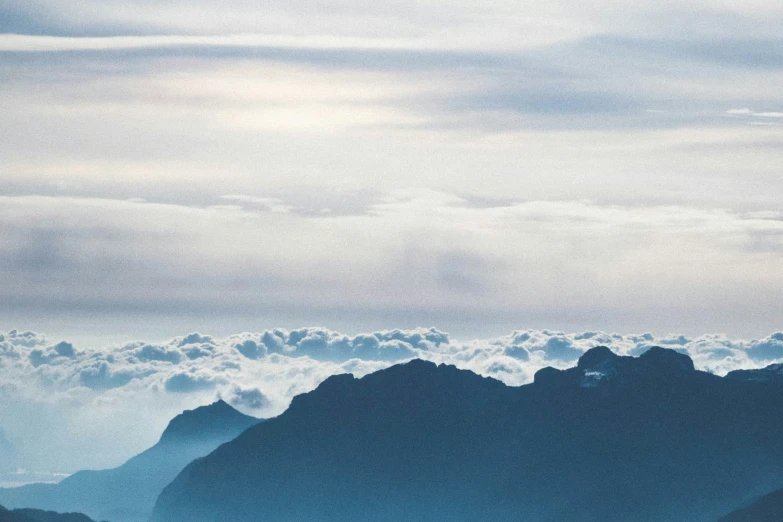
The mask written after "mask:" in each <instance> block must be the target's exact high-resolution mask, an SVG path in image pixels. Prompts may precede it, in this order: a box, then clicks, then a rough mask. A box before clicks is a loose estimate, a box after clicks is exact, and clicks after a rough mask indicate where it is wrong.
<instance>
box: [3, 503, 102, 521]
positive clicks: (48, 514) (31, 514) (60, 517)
mask: <svg viewBox="0 0 783 522" xmlns="http://www.w3.org/2000/svg"><path fill="white" fill-rule="evenodd" d="M0 522H93V520H92V519H91V518H89V517H88V516H86V515H82V514H81V513H55V512H54V511H41V510H40V509H14V510H13V511H9V510H7V509H6V508H4V507H3V506H0Z"/></svg>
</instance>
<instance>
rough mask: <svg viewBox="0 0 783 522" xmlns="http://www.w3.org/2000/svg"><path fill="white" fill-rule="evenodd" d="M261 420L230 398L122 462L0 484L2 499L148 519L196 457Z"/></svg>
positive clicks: (131, 520) (181, 421) (172, 426)
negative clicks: (48, 479)
mask: <svg viewBox="0 0 783 522" xmlns="http://www.w3.org/2000/svg"><path fill="white" fill-rule="evenodd" d="M257 422H259V420H258V419H256V418H254V417H249V416H247V415H244V414H242V413H240V412H238V411H237V410H235V409H234V408H232V407H231V406H229V405H228V404H226V403H225V402H224V401H222V400H221V401H218V402H215V403H214V404H211V405H209V406H202V407H200V408H196V409H195V410H189V411H186V412H184V413H182V414H180V415H178V416H177V417H175V418H174V419H173V420H172V421H171V422H170V423H169V425H168V427H167V428H166V430H165V431H164V432H163V435H162V436H161V437H160V440H159V441H158V443H157V444H155V445H154V446H152V447H151V448H149V449H148V450H146V451H144V452H143V453H140V454H139V455H137V456H135V457H133V458H132V459H130V460H128V461H127V462H126V463H125V464H123V465H122V466H120V467H118V468H114V469H107V470H100V471H79V472H77V473H74V474H73V475H71V476H70V477H68V478H66V479H64V480H62V481H61V482H60V483H59V484H30V485H27V486H21V487H18V488H8V489H0V503H3V504H4V505H6V506H8V507H35V508H41V509H52V510H56V511H78V512H81V513H86V514H88V515H90V516H91V517H94V518H96V519H97V518H100V519H109V520H111V521H112V522H142V521H143V522H146V520H147V518H149V514H150V512H151V511H152V507H153V506H154V504H155V499H156V498H157V496H158V494H159V493H160V491H161V490H162V489H163V488H164V486H166V484H168V483H169V482H171V481H172V479H174V477H176V476H177V473H179V472H180V471H181V470H182V469H183V468H184V467H185V466H186V465H187V464H188V463H189V462H191V461H192V460H193V459H195V458H198V457H201V456H204V455H206V454H208V453H209V452H211V451H212V450H214V449H215V448H217V447H218V446H219V445H220V444H223V443H224V442H227V441H229V440H231V439H233V438H234V437H236V436H237V435H239V434H240V433H242V432H243V431H244V430H245V429H247V428H248V427H250V426H252V425H253V424H255V423H257Z"/></svg>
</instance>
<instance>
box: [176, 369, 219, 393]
mask: <svg viewBox="0 0 783 522" xmlns="http://www.w3.org/2000/svg"><path fill="white" fill-rule="evenodd" d="M215 384H216V383H215V379H214V378H212V377H210V376H209V375H205V374H195V373H186V372H180V373H175V374H174V375H172V376H171V377H169V378H168V379H166V391H169V392H173V393H191V392H196V391H204V390H211V389H213V388H214V387H215Z"/></svg>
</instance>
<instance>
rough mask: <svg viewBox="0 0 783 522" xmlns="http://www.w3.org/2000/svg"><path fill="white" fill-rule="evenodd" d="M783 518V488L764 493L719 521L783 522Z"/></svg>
mask: <svg viewBox="0 0 783 522" xmlns="http://www.w3.org/2000/svg"><path fill="white" fill-rule="evenodd" d="M781 520H783V489H779V490H777V491H773V492H772V493H770V494H768V495H764V496H763V497H761V498H760V499H758V500H756V501H755V502H753V503H752V504H750V505H747V506H744V507H742V508H740V509H737V510H736V511H733V512H732V513H730V514H729V515H726V516H725V517H723V518H721V519H720V520H719V521H718V522H781Z"/></svg>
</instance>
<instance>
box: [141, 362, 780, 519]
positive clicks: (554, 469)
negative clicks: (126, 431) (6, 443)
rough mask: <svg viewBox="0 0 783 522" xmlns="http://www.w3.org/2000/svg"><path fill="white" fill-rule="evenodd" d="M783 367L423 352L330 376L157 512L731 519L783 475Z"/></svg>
mask: <svg viewBox="0 0 783 522" xmlns="http://www.w3.org/2000/svg"><path fill="white" fill-rule="evenodd" d="M771 372H772V373H774V369H767V370H759V371H755V372H753V371H752V372H748V373H736V372H733V374H732V375H731V376H730V377H728V378H721V377H718V376H715V375H712V374H709V373H705V372H701V371H696V370H695V369H694V366H693V362H692V361H691V359H690V358H689V357H687V356H686V355H682V354H680V353H678V352H676V351H673V350H667V349H662V348H653V349H651V350H650V351H648V352H646V353H644V354H643V355H641V356H640V357H638V358H634V357H621V356H618V355H615V354H614V353H612V352H611V351H610V350H609V349H608V348H605V347H598V348H594V349H592V350H589V351H588V352H586V353H585V354H584V355H583V356H582V357H581V358H580V359H579V362H578V364H577V366H576V367H574V368H571V369H568V370H562V371H561V370H557V369H554V368H545V369H543V370H541V371H539V372H538V373H537V374H536V376H535V382H534V383H532V384H530V385H526V386H521V387H509V386H506V385H504V384H503V383H501V382H499V381H496V380H493V379H489V378H483V377H480V376H478V375H476V374H474V373H472V372H469V371H462V370H458V369H456V368H455V367H453V366H446V365H440V366H437V365H435V364H433V363H430V362H424V361H420V360H415V361H411V362H409V363H406V364H402V365H397V366H393V367H391V368H388V369H386V370H382V371H379V372H376V373H373V374H370V375H367V376H366V377H363V378H361V379H356V378H354V377H353V376H351V375H339V376H335V377H330V378H329V379H327V380H326V381H324V382H323V383H322V384H321V385H320V386H319V387H318V388H317V389H316V390H314V391H313V392H311V393H307V394H304V395H300V396H298V397H296V398H295V399H294V400H293V402H292V403H291V406H290V407H289V409H288V410H287V411H286V412H285V413H283V414H282V415H280V416H279V417H276V418H274V419H270V420H268V421H266V422H263V423H261V424H258V425H256V426H254V427H252V428H250V429H248V430H246V431H244V432H243V433H242V434H241V435H239V436H238V437H237V438H236V439H234V440H232V441H231V442H228V443H226V444H224V445H222V446H220V447H219V448H217V449H216V450H215V451H213V452H212V453H210V454H209V455H208V456H206V457H204V458H200V459H198V460H195V461H194V462H192V463H191V464H189V465H188V466H187V467H186V468H185V469H184V470H183V471H182V473H180V474H179V475H178V476H177V477H176V479H175V480H174V481H173V482H172V483H171V484H170V485H168V486H167V487H166V488H165V489H164V490H163V492H162V493H161V495H160V497H159V498H158V500H157V503H156V505H155V509H154V512H153V516H152V518H151V520H152V522H227V521H231V522H257V521H261V520H264V521H267V520H268V521H275V522H284V521H285V522H293V521H308V522H321V521H324V522H325V521H340V522H343V521H351V522H355V521H374V522H387V521H388V522H398V521H401V520H405V521H428V522H440V521H460V522H468V521H476V522H478V521H482V522H483V521H487V520H494V521H497V522H502V521H525V522H554V521H579V522H593V521H595V522H599V521H600V522H612V521H618V522H620V521H622V522H635V521H660V522H667V521H672V522H675V521H676V522H682V521H688V522H714V521H715V520H717V519H718V518H719V517H720V516H722V515H724V514H726V513H729V512H731V511H732V510H733V509H735V508H736V507H737V506H739V505H742V504H744V503H747V502H749V501H751V500H752V499H754V498H757V497H759V496H760V495H762V494H764V493H766V492H769V491H772V490H775V489H777V488H780V487H783V443H781V441H783V421H781V419H783V393H781V392H782V391H783V388H781V386H780V383H779V381H778V380H777V379H775V378H769V374H770V373H771ZM732 520H733V519H732ZM737 520H749V519H737ZM754 520H755V519H754ZM777 520H783V518H779V519H777Z"/></svg>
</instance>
